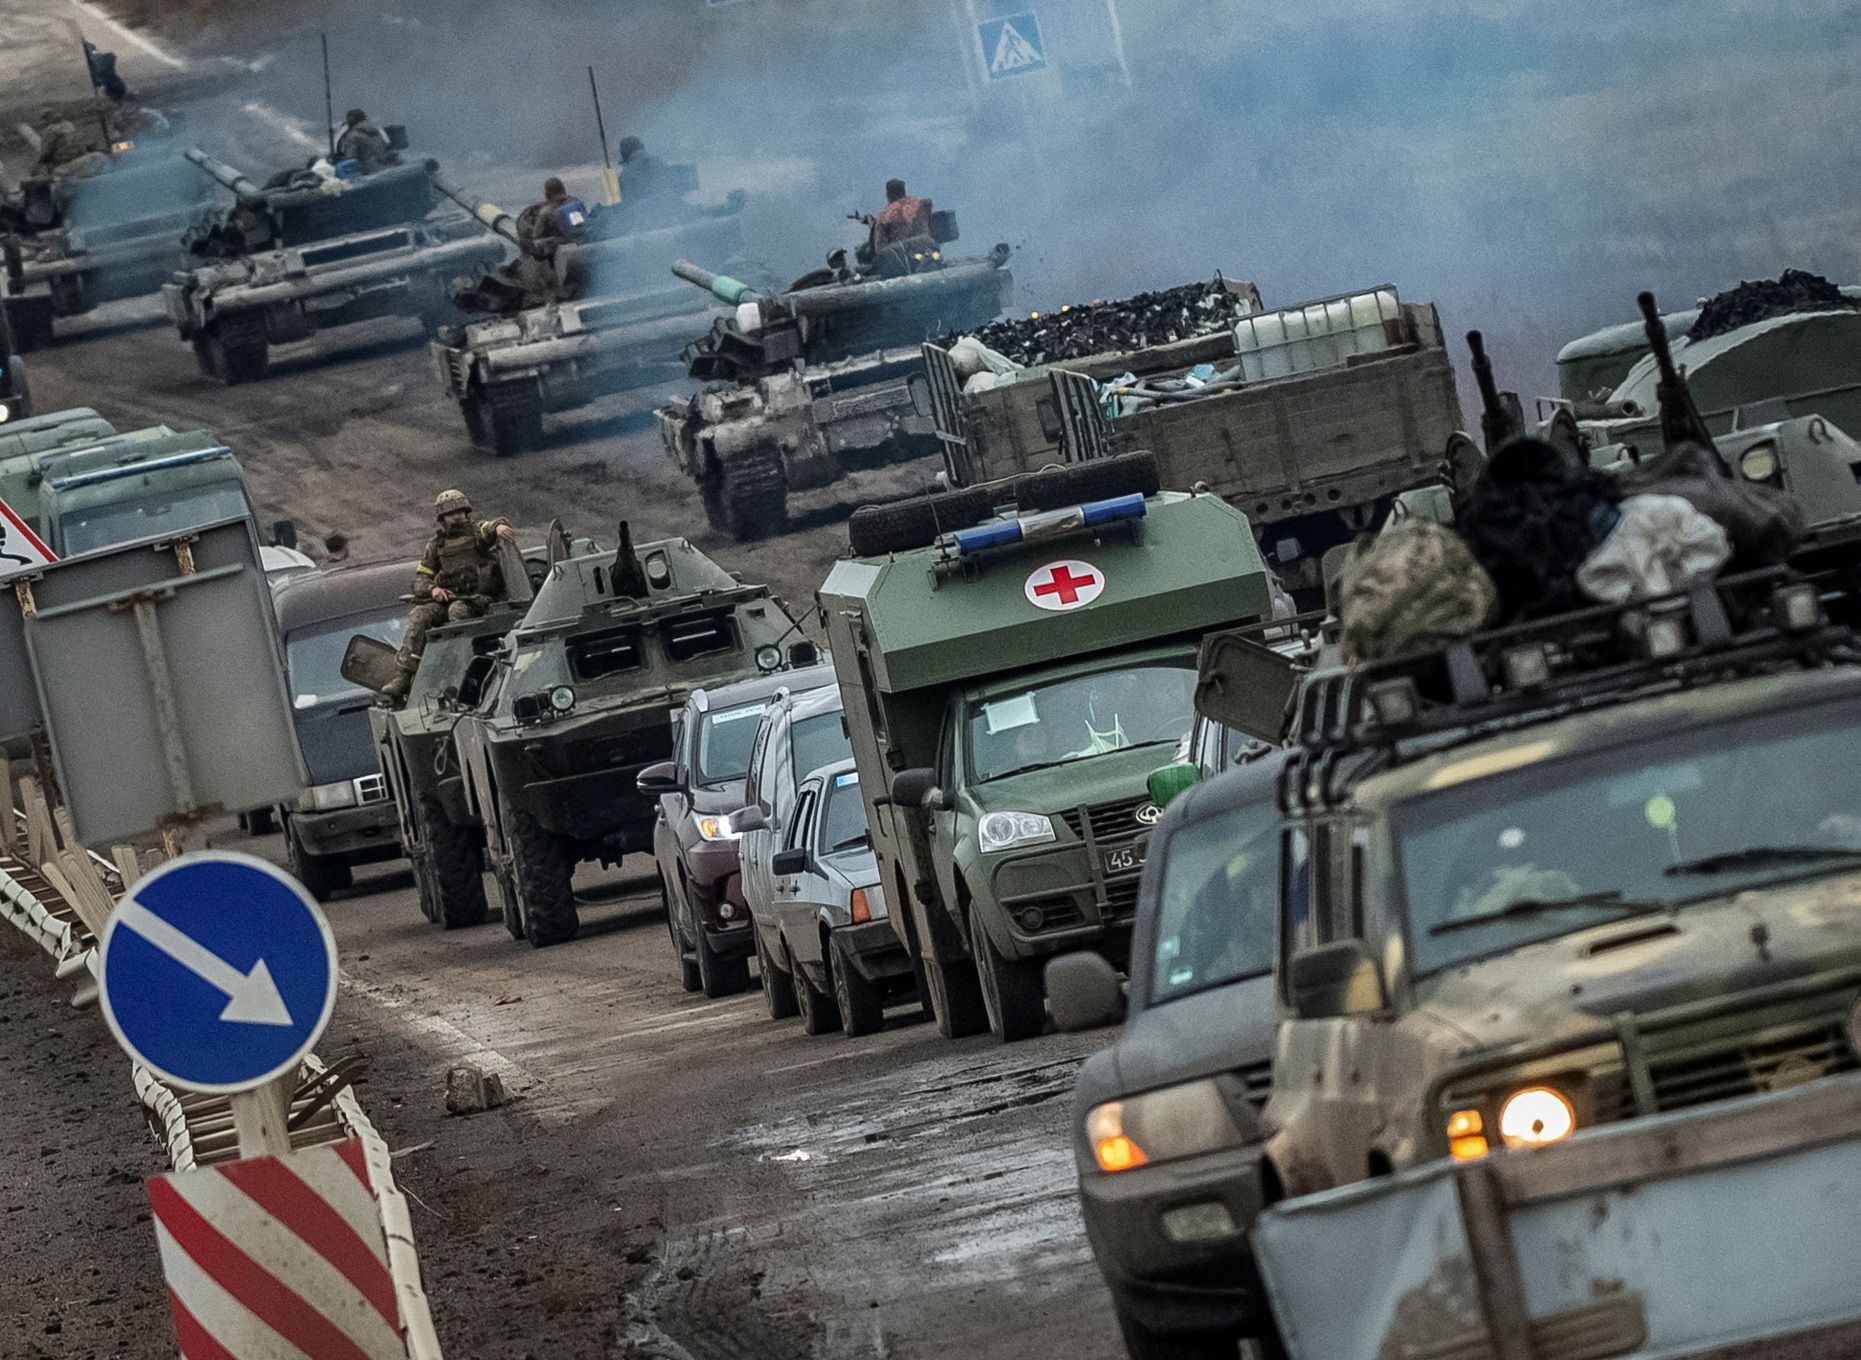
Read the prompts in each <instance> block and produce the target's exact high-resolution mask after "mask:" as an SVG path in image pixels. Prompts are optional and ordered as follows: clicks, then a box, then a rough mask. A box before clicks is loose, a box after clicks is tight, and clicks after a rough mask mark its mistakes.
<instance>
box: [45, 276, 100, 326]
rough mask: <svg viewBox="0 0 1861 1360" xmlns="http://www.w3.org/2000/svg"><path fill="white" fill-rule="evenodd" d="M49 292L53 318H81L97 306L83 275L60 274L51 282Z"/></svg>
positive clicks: (87, 281) (87, 280) (86, 279)
mask: <svg viewBox="0 0 1861 1360" xmlns="http://www.w3.org/2000/svg"><path fill="white" fill-rule="evenodd" d="M51 291H52V315H53V316H82V315H84V313H86V312H88V311H90V310H91V308H93V307H95V306H96V305H97V304H96V303H95V302H93V301H92V300H91V291H90V279H89V277H88V276H87V275H84V274H60V275H59V276H58V277H57V278H55V279H53V280H52V281H51Z"/></svg>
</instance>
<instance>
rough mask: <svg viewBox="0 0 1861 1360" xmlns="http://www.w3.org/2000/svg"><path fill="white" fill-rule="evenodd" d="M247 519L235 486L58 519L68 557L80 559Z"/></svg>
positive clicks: (114, 504) (84, 511) (120, 503)
mask: <svg viewBox="0 0 1861 1360" xmlns="http://www.w3.org/2000/svg"><path fill="white" fill-rule="evenodd" d="M151 490H153V489H151ZM154 494H159V492H155V493H154ZM248 513H250V512H249V510H248V508H247V506H246V497H245V492H243V491H241V490H240V489H239V488H238V487H237V486H236V485H227V486H218V487H201V488H200V489H199V490H198V491H195V492H192V493H190V494H186V495H181V496H177V497H175V498H174V499H173V500H170V501H165V502H163V503H161V504H159V505H156V504H148V503H144V502H140V501H112V502H110V503H108V504H104V505H97V506H92V507H90V508H88V509H80V510H75V511H73V512H71V513H60V515H59V531H60V533H61V534H62V536H63V538H64V555H65V556H66V557H76V556H77V555H78V554H79V553H87V552H95V551H96V550H97V549H99V548H108V547H110V546H112V545H113V544H117V543H133V542H135V541H136V540H137V539H142V538H154V537H155V536H156V535H158V534H166V533H173V532H175V531H176V530H179V529H194V528H198V527H199V526H201V525H203V524H215V523H218V522H219V521H221V520H228V519H238V518H239V517H240V516H241V515H244V514H248Z"/></svg>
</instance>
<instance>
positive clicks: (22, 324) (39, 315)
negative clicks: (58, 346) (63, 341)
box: [6, 297, 55, 354]
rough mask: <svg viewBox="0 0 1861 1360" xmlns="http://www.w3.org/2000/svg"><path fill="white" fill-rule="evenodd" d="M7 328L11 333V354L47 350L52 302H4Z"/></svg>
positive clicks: (19, 299)
mask: <svg viewBox="0 0 1861 1360" xmlns="http://www.w3.org/2000/svg"><path fill="white" fill-rule="evenodd" d="M6 319H7V327H8V329H10V330H11V331H12V333H13V352H14V353H15V354H31V353H32V352H34V351H35V350H41V349H46V348H48V347H49V346H50V345H51V343H52V341H53V339H54V338H55V337H54V336H53V334H52V300H51V299H50V298H48V297H16V298H8V299H7V300H6Z"/></svg>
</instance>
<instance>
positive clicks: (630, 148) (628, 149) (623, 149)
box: [620, 137, 646, 161]
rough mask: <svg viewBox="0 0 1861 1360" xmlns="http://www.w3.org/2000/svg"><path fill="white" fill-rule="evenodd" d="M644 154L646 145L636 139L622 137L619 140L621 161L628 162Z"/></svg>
mask: <svg viewBox="0 0 1861 1360" xmlns="http://www.w3.org/2000/svg"><path fill="white" fill-rule="evenodd" d="M645 154H646V143H645V142H643V141H641V140H640V139H639V138H638V137H622V138H621V139H620V158H621V160H623V161H630V160H632V159H633V158H634V157H635V156H642V155H645Z"/></svg>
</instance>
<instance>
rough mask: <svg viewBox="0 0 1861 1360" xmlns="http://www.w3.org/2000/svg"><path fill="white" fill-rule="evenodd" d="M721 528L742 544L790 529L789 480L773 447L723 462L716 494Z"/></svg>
mask: <svg viewBox="0 0 1861 1360" xmlns="http://www.w3.org/2000/svg"><path fill="white" fill-rule="evenodd" d="M714 497H715V501H716V508H717V519H718V521H719V522H718V527H719V528H720V529H723V530H724V531H725V532H726V533H728V534H729V535H730V536H731V537H732V538H734V539H736V541H737V542H739V543H747V542H749V541H750V540H751V539H757V538H767V537H768V536H770V535H771V534H778V533H780V532H782V530H783V529H785V528H786V527H787V526H788V477H787V475H786V473H784V471H783V469H782V452H781V450H780V449H778V448H776V447H775V446H774V445H773V444H755V445H752V446H750V447H749V448H746V449H739V450H737V451H736V452H734V453H732V454H730V455H729V456H727V457H725V458H724V459H723V460H722V465H721V467H720V468H719V470H718V474H717V483H716V488H715V492H714Z"/></svg>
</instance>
